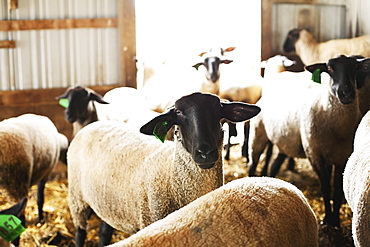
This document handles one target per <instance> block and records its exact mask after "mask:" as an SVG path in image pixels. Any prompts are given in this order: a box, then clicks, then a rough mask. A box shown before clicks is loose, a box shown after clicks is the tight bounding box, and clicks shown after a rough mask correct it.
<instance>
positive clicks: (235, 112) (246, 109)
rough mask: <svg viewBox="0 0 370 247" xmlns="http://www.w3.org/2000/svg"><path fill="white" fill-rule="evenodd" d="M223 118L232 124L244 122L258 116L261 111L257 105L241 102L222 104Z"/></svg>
mask: <svg viewBox="0 0 370 247" xmlns="http://www.w3.org/2000/svg"><path fill="white" fill-rule="evenodd" d="M221 105H222V110H221V118H225V119H227V120H229V121H231V122H234V123H236V122H242V121H246V120H248V119H250V118H252V117H254V116H256V115H257V114H258V113H259V112H260V111H261V108H259V107H258V106H256V105H251V104H247V103H241V102H221Z"/></svg>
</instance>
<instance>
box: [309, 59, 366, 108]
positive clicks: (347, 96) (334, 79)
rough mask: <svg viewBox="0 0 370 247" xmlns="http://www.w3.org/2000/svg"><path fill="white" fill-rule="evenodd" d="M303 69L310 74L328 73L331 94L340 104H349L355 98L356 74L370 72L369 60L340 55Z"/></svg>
mask: <svg viewBox="0 0 370 247" xmlns="http://www.w3.org/2000/svg"><path fill="white" fill-rule="evenodd" d="M305 69H306V70H308V71H310V72H311V73H314V72H315V71H318V72H319V73H322V72H326V73H328V74H329V75H330V77H331V92H332V93H333V94H334V95H335V96H336V97H337V98H338V99H339V101H340V102H341V103H342V104H350V103H352V102H353V101H354V100H355V98H356V89H357V85H356V76H357V73H359V72H369V71H370V59H356V57H347V56H344V55H340V56H339V57H336V58H332V59H330V60H329V61H328V62H327V63H317V64H313V65H309V66H306V67H305Z"/></svg>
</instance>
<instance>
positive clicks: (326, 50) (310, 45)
mask: <svg viewBox="0 0 370 247" xmlns="http://www.w3.org/2000/svg"><path fill="white" fill-rule="evenodd" d="M283 49H284V51H285V52H292V51H295V52H296V53H297V54H298V56H299V57H300V58H301V60H302V62H303V64H305V65H309V64H314V63H323V62H326V61H327V60H329V59H330V58H334V57H336V56H338V55H340V54H344V55H347V56H351V55H362V56H364V57H370V35H364V36H360V37H356V38H352V39H333V40H329V41H326V42H317V41H316V40H315V38H314V37H313V36H312V35H311V34H310V33H309V32H308V31H307V30H305V29H292V30H290V31H289V33H288V35H287V38H286V39H285V42H284V45H283Z"/></svg>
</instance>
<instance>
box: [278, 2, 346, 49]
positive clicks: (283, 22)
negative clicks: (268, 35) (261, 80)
mask: <svg viewBox="0 0 370 247" xmlns="http://www.w3.org/2000/svg"><path fill="white" fill-rule="evenodd" d="M346 13H347V12H346V6H345V5H324V4H316V5H311V4H289V3H279V4H274V6H273V15H272V20H273V26H272V31H273V35H272V37H273V40H272V43H273V50H276V51H282V46H283V43H284V40H285V38H286V35H287V33H288V31H289V30H291V29H293V28H309V29H310V32H311V33H312V34H313V36H314V37H315V38H316V39H317V40H318V41H326V40H329V39H339V38H346V37H347V35H348V28H349V25H347V16H346Z"/></svg>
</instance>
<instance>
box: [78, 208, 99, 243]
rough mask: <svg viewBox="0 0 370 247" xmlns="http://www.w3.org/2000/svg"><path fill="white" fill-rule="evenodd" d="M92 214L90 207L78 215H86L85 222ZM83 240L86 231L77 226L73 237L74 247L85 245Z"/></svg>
mask: <svg viewBox="0 0 370 247" xmlns="http://www.w3.org/2000/svg"><path fill="white" fill-rule="evenodd" d="M93 212H94V211H93V210H92V209H91V208H90V207H87V208H85V209H83V210H82V211H81V212H80V213H81V215H86V218H85V219H84V220H86V221H87V220H88V219H90V217H91V215H92V214H93ZM85 239H86V230H85V229H82V228H81V227H79V226H78V227H77V229H76V235H75V241H76V247H83V246H84V244H85Z"/></svg>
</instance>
